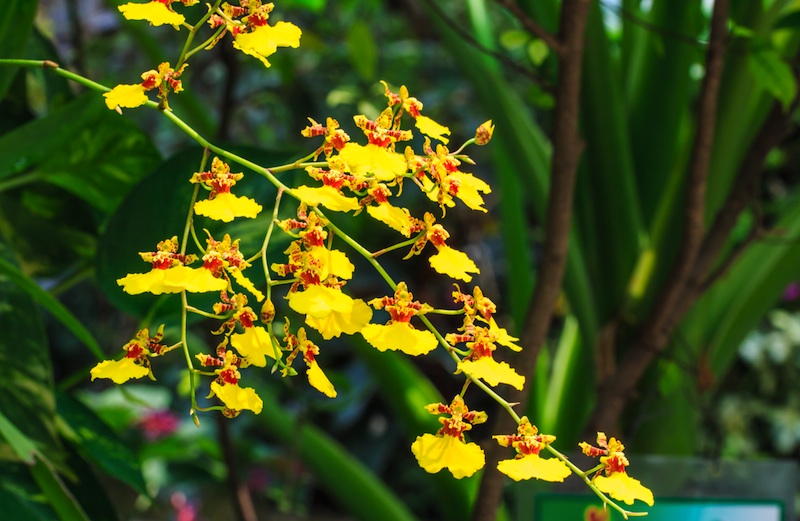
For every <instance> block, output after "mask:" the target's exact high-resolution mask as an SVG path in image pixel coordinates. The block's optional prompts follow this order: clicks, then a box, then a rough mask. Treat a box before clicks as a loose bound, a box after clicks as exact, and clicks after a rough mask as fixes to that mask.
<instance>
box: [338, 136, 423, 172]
mask: <svg viewBox="0 0 800 521" xmlns="http://www.w3.org/2000/svg"><path fill="white" fill-rule="evenodd" d="M339 157H340V158H341V159H342V161H344V162H345V163H347V165H348V166H349V167H350V172H351V173H353V174H355V175H366V174H372V175H374V176H375V178H376V179H378V180H379V181H393V180H394V179H395V178H396V177H400V176H402V175H403V174H405V173H406V169H407V166H406V160H405V158H404V157H403V155H402V154H398V153H396V152H391V151H389V150H387V149H385V148H383V147H379V146H378V145H373V144H371V143H370V144H368V145H366V146H361V145H359V144H358V143H347V144H346V145H345V146H344V148H342V150H341V151H339Z"/></svg>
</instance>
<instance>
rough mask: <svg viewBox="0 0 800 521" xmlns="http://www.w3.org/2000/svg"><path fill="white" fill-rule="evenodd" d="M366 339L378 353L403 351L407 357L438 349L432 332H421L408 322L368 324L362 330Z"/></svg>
mask: <svg viewBox="0 0 800 521" xmlns="http://www.w3.org/2000/svg"><path fill="white" fill-rule="evenodd" d="M360 332H361V335H362V336H363V337H364V339H365V340H366V341H367V342H369V343H370V345H372V347H374V348H376V349H377V350H378V351H386V350H387V349H391V350H392V351H402V352H404V353H405V354H407V355H411V356H418V355H425V354H428V353H430V352H431V351H433V350H434V349H436V345H437V341H436V337H435V336H433V333H431V332H430V331H420V330H419V329H414V327H413V326H412V325H411V324H409V323H408V322H392V323H391V324H387V325H381V324H368V325H366V326H364V328H363V329H361V331H360Z"/></svg>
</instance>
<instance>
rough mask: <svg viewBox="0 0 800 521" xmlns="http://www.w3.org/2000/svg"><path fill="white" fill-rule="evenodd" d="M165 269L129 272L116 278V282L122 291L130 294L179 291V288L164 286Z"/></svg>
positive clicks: (156, 293)
mask: <svg viewBox="0 0 800 521" xmlns="http://www.w3.org/2000/svg"><path fill="white" fill-rule="evenodd" d="M170 269H172V268H170ZM167 271H168V270H152V271H148V272H147V273H131V274H129V275H126V276H124V277H122V278H121V279H117V284H119V285H120V286H122V291H124V292H125V293H128V294H130V295H138V294H140V293H152V294H154V295H161V294H162V293H180V292H181V290H180V289H176V288H167V287H165V286H164V276H165V274H166V272H167Z"/></svg>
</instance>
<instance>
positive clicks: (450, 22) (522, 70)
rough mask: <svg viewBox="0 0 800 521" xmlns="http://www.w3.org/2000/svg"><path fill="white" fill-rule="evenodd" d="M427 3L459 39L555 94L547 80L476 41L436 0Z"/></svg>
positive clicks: (427, 0) (428, 0) (426, 0)
mask: <svg viewBox="0 0 800 521" xmlns="http://www.w3.org/2000/svg"><path fill="white" fill-rule="evenodd" d="M425 3H426V4H427V5H428V7H430V8H431V10H432V11H433V12H435V13H436V15H437V16H438V17H439V18H441V19H442V21H443V22H444V23H446V24H447V25H448V26H449V27H450V28H451V29H452V30H453V32H455V33H456V34H458V36H459V38H461V39H462V40H464V41H465V42H466V43H467V44H469V45H471V46H472V47H474V48H475V49H477V50H479V51H480V52H482V53H483V54H485V55H487V56H490V57H492V58H494V59H495V60H497V61H498V62H500V63H502V64H503V65H505V66H507V67H508V68H510V69H513V70H514V71H516V72H517V73H519V74H521V75H523V76H525V77H527V78H528V79H530V80H531V81H532V82H534V83H535V84H536V85H538V86H539V87H540V88H541V89H542V90H543V91H545V92H548V93H550V94H553V93H554V89H553V86H552V85H551V84H550V82H548V81H547V80H546V79H545V78H543V77H542V76H540V75H539V74H537V73H536V71H533V70H531V69H529V68H527V67H524V66H522V65H520V64H519V63H517V62H515V61H514V60H512V59H510V58H509V57H508V56H506V55H505V54H502V53H499V52H497V51H494V50H492V49H489V48H488V47H486V46H485V45H483V44H481V43H480V42H479V41H478V40H476V39H475V37H474V36H472V35H471V34H470V33H468V32H467V31H465V30H464V29H463V28H462V27H461V26H460V25H459V24H458V23H457V22H456V21H455V20H453V19H452V18H451V17H450V16H448V15H447V13H445V12H444V11H443V10H442V8H441V7H439V6H438V5H437V3H436V1H435V0H425Z"/></svg>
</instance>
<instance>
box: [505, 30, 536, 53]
mask: <svg viewBox="0 0 800 521" xmlns="http://www.w3.org/2000/svg"><path fill="white" fill-rule="evenodd" d="M530 39H531V35H530V34H528V33H527V32H525V31H523V30H521V29H512V30H509V31H503V32H502V33H501V34H500V40H499V41H500V45H502V46H503V47H505V48H506V49H508V50H514V49H519V48H520V47H522V46H523V45H525V44H526V43H528V42H529V41H530Z"/></svg>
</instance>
